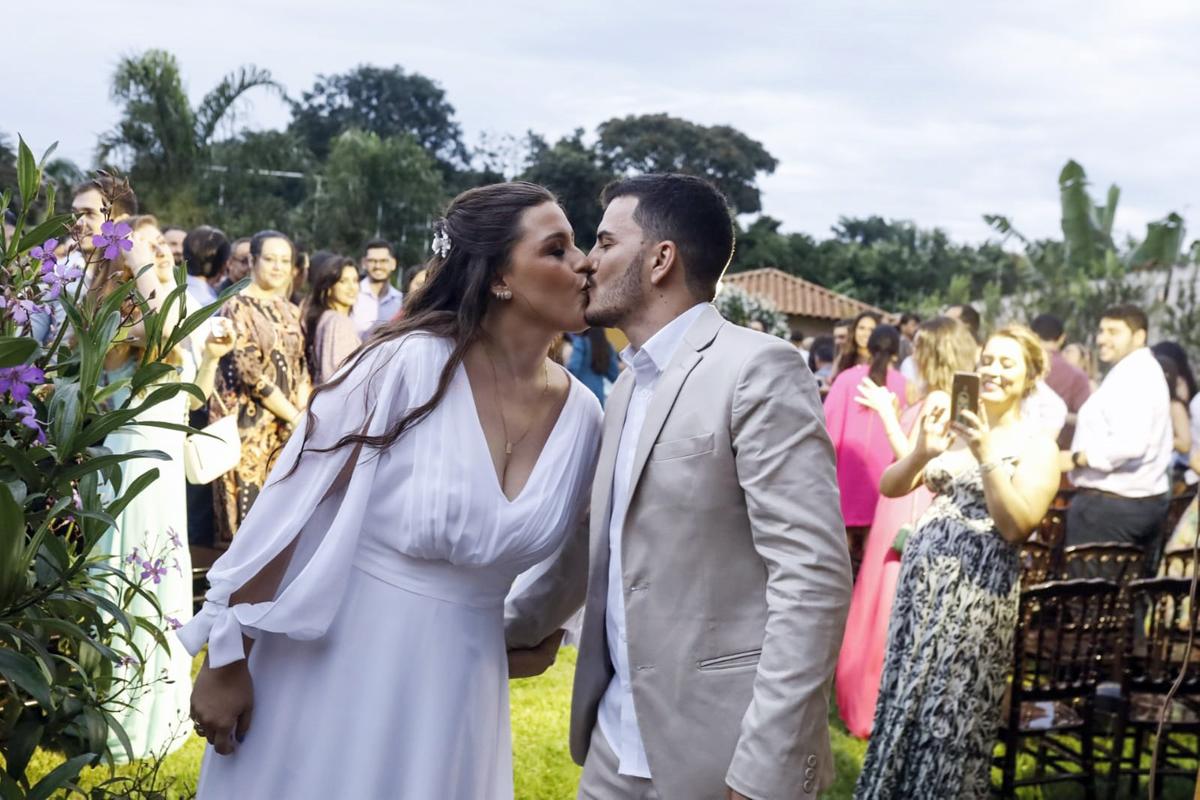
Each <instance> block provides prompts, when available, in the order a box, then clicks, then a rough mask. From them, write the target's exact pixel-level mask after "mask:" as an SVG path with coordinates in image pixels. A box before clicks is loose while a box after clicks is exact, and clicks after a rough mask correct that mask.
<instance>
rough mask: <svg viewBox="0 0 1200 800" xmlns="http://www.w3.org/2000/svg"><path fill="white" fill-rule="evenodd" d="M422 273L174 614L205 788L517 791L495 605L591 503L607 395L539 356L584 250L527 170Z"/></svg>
mask: <svg viewBox="0 0 1200 800" xmlns="http://www.w3.org/2000/svg"><path fill="white" fill-rule="evenodd" d="M434 248H435V251H436V255H435V256H434V258H433V260H432V261H431V262H430V270H429V279H428V282H427V283H426V284H425V286H424V287H423V288H422V289H420V290H419V291H417V292H416V293H414V294H412V295H411V296H410V297H409V298H408V299H407V301H406V303H405V311H404V315H403V316H402V317H401V318H400V319H397V320H394V321H392V322H391V323H389V324H387V325H386V326H384V327H383V328H382V329H381V330H379V331H377V332H376V333H375V334H374V335H373V336H372V337H371V338H370V339H369V340H368V341H367V342H366V343H365V344H364V345H363V346H362V347H360V348H359V350H358V351H356V353H355V354H354V355H352V356H351V357H350V358H349V359H347V363H346V365H345V366H343V368H342V369H341V370H339V371H338V373H337V374H335V376H334V377H333V379H332V380H331V381H330V382H329V383H327V384H325V385H324V386H321V387H319V388H318V389H317V391H316V392H315V393H314V395H313V398H312V401H311V403H310V405H309V411H308V413H307V415H306V419H305V420H304V421H303V422H301V423H300V426H299V427H298V429H297V431H296V433H295V434H294V435H293V436H292V437H291V439H290V440H289V442H288V444H287V446H286V447H285V448H284V450H283V452H282V455H281V456H280V459H279V463H278V465H277V466H276V468H275V470H274V472H273V473H272V475H271V477H270V479H269V480H268V482H267V485H266V486H265V488H264V489H263V492H262V494H261V495H260V496H259V498H258V499H257V501H256V502H255V504H254V507H253V509H252V511H251V513H250V515H249V516H248V517H247V518H246V520H245V522H244V523H243V524H242V526H241V529H240V530H239V531H238V533H237V536H236V537H235V539H234V542H233V546H232V547H231V548H230V549H229V551H228V552H227V553H226V554H225V555H224V556H223V557H222V558H221V559H220V560H219V561H217V563H216V564H215V565H214V566H213V569H212V571H211V572H210V573H209V581H210V584H211V588H210V589H209V591H208V594H207V602H206V603H205V604H204V608H203V609H202V610H201V612H200V613H199V614H198V615H197V617H196V618H195V619H194V620H193V621H192V622H191V623H189V624H188V625H186V626H184V628H183V629H182V630H181V631H180V632H179V636H180V639H181V640H182V642H183V643H184V645H185V646H186V647H187V649H188V650H189V652H192V653H196V652H198V651H199V650H200V649H201V648H202V647H203V645H204V644H205V642H207V643H208V657H207V659H206V660H205V663H204V666H203V667H202V668H201V670H200V674H199V675H198V676H197V677H196V683H195V687H194V689H193V692H192V718H193V720H194V722H195V725H196V729H197V732H198V733H199V734H200V735H201V736H204V737H205V738H206V739H207V740H208V742H209V745H210V746H209V747H208V749H207V751H206V753H205V758H204V764H203V767H202V770H201V775H200V786H199V797H200V798H201V800H204V798H229V797H245V798H277V797H287V798H291V799H292V800H295V799H297V798H300V799H303V798H314V799H315V798H321V799H322V800H324V799H325V798H331V797H354V798H384V797H386V798H429V797H438V798H448V799H450V800H496V799H497V798H511V797H512V792H513V789H512V753H511V745H510V738H509V737H510V733H509V715H508V686H507V679H508V668H507V662H506V659H505V647H504V631H503V601H504V597H505V594H506V592H507V591H508V588H509V586H510V585H511V583H512V581H513V578H514V577H515V576H516V575H517V574H518V573H520V572H522V571H523V570H525V569H527V568H528V567H530V566H532V565H533V564H535V563H536V562H538V561H541V560H542V559H544V558H546V557H548V556H549V555H550V554H551V553H552V552H553V551H554V550H555V549H556V548H557V547H558V546H559V545H560V544H561V543H562V541H563V539H564V537H565V535H566V533H567V531H568V530H569V529H570V528H572V527H573V526H574V525H575V524H576V522H577V521H578V519H579V518H580V516H581V514H582V511H583V507H584V505H585V503H586V500H587V490H588V487H589V486H590V483H591V473H592V470H593V468H594V462H595V455H596V448H597V445H598V441H599V434H600V418H601V411H600V406H599V403H598V402H597V400H596V398H595V395H593V394H592V393H591V392H589V391H587V389H586V388H585V387H583V386H582V384H580V383H579V382H578V381H576V380H575V379H574V378H572V377H571V376H570V375H569V374H568V373H567V372H566V371H565V370H564V369H562V368H561V367H559V366H558V365H556V364H554V363H553V362H552V361H550V360H549V359H548V358H547V351H548V349H549V347H550V344H551V341H552V340H553V339H554V338H555V337H556V336H558V335H559V334H560V333H561V332H562V331H564V330H565V331H579V330H583V329H584V328H586V327H587V325H586V323H585V322H584V320H583V312H584V308H585V306H586V305H587V285H588V277H589V275H590V270H591V267H590V265H589V263H588V262H587V260H586V258H585V257H584V255H583V253H582V252H580V250H579V249H578V248H577V247H576V246H575V244H574V239H573V235H572V231H571V226H570V224H569V223H568V221H567V218H566V216H565V215H564V214H563V212H562V209H561V208H559V206H558V204H557V203H556V201H555V198H554V196H553V195H551V194H550V193H549V192H548V191H547V190H546V189H544V188H542V187H540V186H535V185H532V184H528V183H507V184H497V185H493V186H485V187H482V188H478V189H472V190H470V191H467V192H464V193H463V194H461V195H459V196H458V197H457V198H455V200H454V201H453V202H452V203H451V204H450V207H449V209H448V210H447V212H446V217H445V220H444V221H441V222H439V228H438V231H437V236H436V237H435V239H434Z"/></svg>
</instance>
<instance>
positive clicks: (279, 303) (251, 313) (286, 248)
mask: <svg viewBox="0 0 1200 800" xmlns="http://www.w3.org/2000/svg"><path fill="white" fill-rule="evenodd" d="M250 256H251V259H252V262H253V267H252V270H251V274H252V275H253V278H254V281H253V282H252V283H251V284H250V285H249V286H248V287H246V290H245V291H243V292H242V293H241V294H239V295H238V296H236V297H234V298H232V299H230V301H229V302H228V303H226V304H225V308H224V309H222V311H221V314H222V316H224V317H227V318H229V319H230V320H232V321H233V326H234V329H235V330H236V331H237V332H238V344H237V347H236V348H234V350H233V352H232V353H230V354H229V355H227V356H226V357H225V358H223V359H221V368H220V370H218V372H217V390H216V391H217V393H218V397H219V401H218V399H217V398H214V400H213V402H212V403H210V404H209V409H208V412H209V417H210V419H211V420H213V421H214V422H215V421H216V420H217V419H220V418H221V417H223V416H225V415H226V413H236V414H237V416H238V432H239V434H240V435H241V439H242V459H241V461H240V462H239V463H238V465H237V466H236V467H234V468H233V469H232V470H230V471H229V472H227V473H226V474H225V475H223V476H222V477H221V479H220V480H219V481H218V482H216V483H215V486H214V488H215V493H216V501H215V504H216V510H215V513H216V529H217V544H218V546H228V545H229V543H230V542H231V541H233V536H234V534H235V533H237V529H238V527H239V526H240V525H241V522H242V520H243V519H245V518H246V514H247V513H249V511H250V507H251V506H253V505H254V501H255V499H256V498H257V497H258V493H259V491H260V490H261V489H262V486H263V483H264V481H265V480H266V478H267V475H268V473H269V472H270V471H271V467H272V466H273V464H274V462H275V456H276V454H277V452H278V450H279V448H280V447H281V446H282V445H283V444H284V443H285V442H287V440H288V437H289V436H290V435H291V432H292V429H293V428H294V427H295V425H296V424H297V423H298V422H299V421H300V419H301V412H302V409H303V408H304V407H305V405H306V404H307V402H308V393H309V389H310V386H311V384H310V380H309V376H308V366H307V364H306V363H305V358H304V333H303V331H302V330H301V327H300V309H298V308H297V307H296V306H295V305H294V304H293V303H291V302H290V301H288V300H287V299H286V298H285V297H283V296H282V294H281V292H283V291H284V290H285V289H286V288H287V285H288V282H289V281H290V280H291V277H292V265H293V264H294V263H295V257H294V250H293V247H292V241H291V239H289V238H288V237H287V236H285V235H284V234H282V233H280V232H278V231H272V230H266V231H259V232H258V233H256V234H254V237H253V238H252V239H251V240H250Z"/></svg>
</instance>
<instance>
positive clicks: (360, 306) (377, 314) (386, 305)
mask: <svg viewBox="0 0 1200 800" xmlns="http://www.w3.org/2000/svg"><path fill="white" fill-rule="evenodd" d="M384 287H385V288H384V291H383V296H382V297H380V296H379V295H377V294H375V285H374V284H373V283H371V279H370V278H363V279H362V280H361V281H359V283H358V299H357V300H355V301H354V308H352V309H350V319H351V320H353V321H354V327H355V328H356V329H357V330H358V335H359V336H360V337H362V338H364V339H365V338H366V337H367V334H369V333H370V332H371V331H372V330H374V329H375V328H376V327H377V326H379V325H382V324H383V323H385V322H390V321H391V319H392V318H393V317H395V316H396V315H397V314H399V313H400V309H401V307H402V306H403V305H404V293H403V292H401V291H400V290H399V289H397V288H396V287H395V286H392V285H391V284H390V283H386V284H384Z"/></svg>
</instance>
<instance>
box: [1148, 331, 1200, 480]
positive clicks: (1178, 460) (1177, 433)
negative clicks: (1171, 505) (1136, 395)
mask: <svg viewBox="0 0 1200 800" xmlns="http://www.w3.org/2000/svg"><path fill="white" fill-rule="evenodd" d="M1151 352H1153V349H1152V350H1151ZM1154 360H1155V361H1157V362H1158V365H1159V366H1160V367H1162V371H1163V377H1164V378H1166V379H1167V395H1168V397H1169V398H1170V401H1171V406H1170V408H1171V440H1172V443H1173V444H1174V447H1175V449H1174V451H1173V452H1172V453H1171V477H1172V479H1173V483H1175V482H1179V483H1183V482H1185V481H1184V474H1185V473H1186V472H1187V470H1188V457H1189V455H1190V454H1191V451H1192V425H1191V419H1190V418H1189V417H1188V405H1187V402H1185V401H1184V400H1183V399H1182V398H1180V396H1179V392H1178V391H1177V387H1178V386H1179V384H1180V383H1181V382H1182V380H1183V378H1182V376H1181V375H1180V373H1179V365H1178V364H1176V363H1175V359H1173V358H1171V357H1170V356H1164V355H1156V356H1155V357H1154Z"/></svg>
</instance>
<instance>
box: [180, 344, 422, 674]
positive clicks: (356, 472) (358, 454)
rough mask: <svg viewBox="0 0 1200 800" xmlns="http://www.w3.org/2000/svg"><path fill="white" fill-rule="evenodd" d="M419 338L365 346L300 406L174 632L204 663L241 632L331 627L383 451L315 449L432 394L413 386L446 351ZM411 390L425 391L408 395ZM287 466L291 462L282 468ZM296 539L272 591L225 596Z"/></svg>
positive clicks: (310, 634)
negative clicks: (306, 406) (302, 410)
mask: <svg viewBox="0 0 1200 800" xmlns="http://www.w3.org/2000/svg"><path fill="white" fill-rule="evenodd" d="M416 338H427V337H414V336H409V337H407V339H404V340H401V341H399V342H387V343H384V344H382V345H379V346H378V347H376V348H374V349H373V350H371V351H369V352H367V353H365V354H363V355H362V356H360V357H359V359H358V360H357V361H356V362H355V363H354V364H353V365H352V366H351V367H349V369H350V372H349V374H348V375H347V377H346V379H345V380H344V381H343V382H342V383H341V384H339V385H338V386H336V387H333V388H329V389H326V390H324V391H322V392H321V393H320V394H318V395H317V396H316V397H315V398H314V400H313V404H312V417H311V418H310V417H309V415H305V418H304V420H303V421H302V422H301V423H300V425H299V427H297V429H296V431H295V433H293V435H292V437H291V439H290V440H289V441H288V443H287V445H286V446H285V447H284V449H283V452H282V454H281V455H280V457H279V461H278V464H277V465H276V466H275V468H274V469H273V470H272V472H271V475H270V476H269V477H268V478H267V482H266V484H265V485H264V487H263V490H262V492H261V494H259V496H258V499H257V500H256V501H255V503H254V506H253V507H252V508H251V510H250V513H249V514H248V515H247V517H246V519H245V521H244V522H243V523H242V525H241V527H240V528H239V529H238V532H237V536H236V537H235V538H234V540H233V544H232V546H231V547H230V548H229V550H228V551H227V552H226V553H225V554H224V555H223V556H221V558H219V559H218V560H217V562H216V563H215V564H214V565H213V567H212V569H211V570H210V571H209V574H208V580H209V584H210V588H209V590H208V592H207V594H206V595H205V603H204V606H203V608H202V609H201V610H200V612H199V613H198V614H197V615H196V616H195V618H193V619H192V621H191V622H189V623H188V624H187V625H185V626H183V628H181V629H180V630H179V631H178V635H179V639H180V641H181V642H182V643H183V645H184V647H185V648H186V649H187V650H188V652H190V653H192V654H195V653H197V652H199V650H200V649H201V647H203V645H204V643H205V642H207V643H208V647H209V655H208V657H209V664H210V665H212V666H213V667H221V666H224V665H226V664H230V663H232V662H234V661H238V660H240V659H242V658H244V657H245V651H244V648H243V645H242V635H243V634H246V635H248V636H250V637H251V638H255V637H257V635H258V634H259V633H262V632H269V633H277V634H284V635H286V636H289V637H291V638H293V639H316V638H319V637H320V636H322V635H323V634H324V633H325V631H326V630H327V629H328V627H329V623H330V622H331V621H332V620H333V617H334V615H335V614H336V612H337V609H338V606H339V605H340V602H341V598H342V596H343V594H344V591H345V588H346V582H347V578H348V576H349V574H350V568H351V564H352V562H353V558H354V553H355V551H356V549H357V544H358V537H359V531H360V530H361V527H362V520H363V516H364V511H365V509H366V508H367V504H368V503H369V502H370V501H371V496H372V487H373V486H374V484H375V476H376V471H377V470H378V468H379V464H380V463H381V461H383V459H380V458H379V457H378V456H379V454H378V453H377V452H376V451H375V450H374V449H372V448H368V447H356V446H353V445H349V446H346V447H343V448H340V449H338V450H336V451H333V452H315V450H317V449H320V448H324V447H329V446H331V445H333V444H334V443H335V442H337V441H338V440H339V439H341V438H342V437H343V436H344V435H346V434H348V433H366V434H368V435H372V436H374V435H379V434H382V433H384V432H385V431H386V430H387V429H388V428H389V427H391V425H393V424H394V423H395V422H396V421H397V420H398V419H399V418H400V417H401V416H402V415H403V413H404V412H405V411H407V410H408V409H410V408H412V407H414V406H416V405H419V403H420V402H423V401H424V400H426V399H428V397H427V395H428V392H424V391H423V390H420V389H417V388H416V387H428V386H431V385H433V384H435V383H436V380H437V374H438V373H439V372H440V369H441V367H442V366H443V365H444V363H445V358H444V357H442V358H441V359H440V363H439V359H438V358H437V357H436V355H435V353H436V351H435V349H434V348H433V347H431V346H429V345H428V344H419V343H416V342H413V340H414V339H416ZM414 391H415V392H416V393H418V394H422V395H425V396H422V397H421V398H420V399H419V402H414V401H413V399H412V394H413V393H414ZM310 423H311V429H310ZM306 432H307V433H308V441H307V442H305V441H304V440H305V434H306ZM302 447H303V457H301V449H302ZM293 465H294V466H295V467H296V470H295V472H294V473H292V474H291V475H290V476H288V471H289V470H291V469H292V467H293ZM285 476H287V477H285ZM293 544H294V545H295V548H294V550H293V552H292V555H291V559H290V562H289V564H288V566H287V570H286V573H285V575H284V578H283V581H282V582H281V583H280V586H279V589H278V590H277V591H276V593H275V597H274V599H272V600H270V601H266V602H260V603H237V604H233V605H231V602H230V598H231V596H232V595H233V594H234V593H235V592H236V591H237V590H238V589H239V588H241V587H242V586H245V585H246V583H247V582H248V581H250V580H251V579H253V578H254V577H255V576H257V575H258V574H259V573H260V572H262V570H263V569H264V568H265V567H267V566H268V565H269V564H271V562H272V561H273V560H274V559H275V558H276V557H277V556H279V555H280V554H281V553H283V552H284V551H285V550H286V549H287V548H288V547H290V546H292V545H293Z"/></svg>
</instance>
